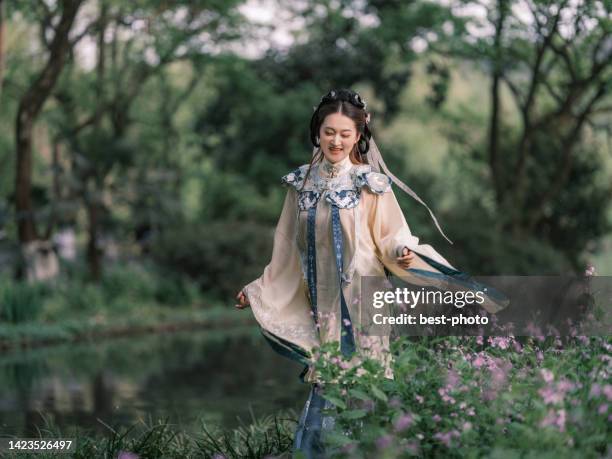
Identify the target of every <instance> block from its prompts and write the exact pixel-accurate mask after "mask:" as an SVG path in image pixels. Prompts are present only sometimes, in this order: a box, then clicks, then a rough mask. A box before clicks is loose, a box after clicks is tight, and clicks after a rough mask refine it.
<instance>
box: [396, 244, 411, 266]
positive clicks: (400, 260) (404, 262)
mask: <svg viewBox="0 0 612 459" xmlns="http://www.w3.org/2000/svg"><path fill="white" fill-rule="evenodd" d="M396 260H397V264H398V265H400V266H401V267H402V268H403V269H408V268H410V264H411V263H412V262H413V260H414V253H413V252H412V251H410V249H409V248H408V247H404V248H403V249H402V256H401V257H397V258H396Z"/></svg>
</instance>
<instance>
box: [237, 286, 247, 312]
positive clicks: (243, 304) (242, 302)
mask: <svg viewBox="0 0 612 459" xmlns="http://www.w3.org/2000/svg"><path fill="white" fill-rule="evenodd" d="M236 299H237V300H238V304H237V305H236V309H245V308H248V307H249V306H250V305H251V304H250V303H249V299H248V298H247V296H246V295H245V294H244V292H243V291H242V290H240V291H239V292H238V295H236Z"/></svg>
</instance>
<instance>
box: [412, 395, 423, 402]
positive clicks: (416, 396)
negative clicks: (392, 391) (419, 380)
mask: <svg viewBox="0 0 612 459" xmlns="http://www.w3.org/2000/svg"><path fill="white" fill-rule="evenodd" d="M414 398H416V401H417V402H419V403H423V402H424V401H425V399H424V398H423V397H421V396H420V395H415V396H414Z"/></svg>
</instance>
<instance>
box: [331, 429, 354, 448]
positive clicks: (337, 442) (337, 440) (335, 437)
mask: <svg viewBox="0 0 612 459" xmlns="http://www.w3.org/2000/svg"><path fill="white" fill-rule="evenodd" d="M325 439H326V441H328V442H329V443H330V444H332V445H333V446H344V445H348V444H350V443H353V441H354V440H351V439H350V438H348V437H347V436H346V435H342V434H341V433H337V432H329V433H326V434H325Z"/></svg>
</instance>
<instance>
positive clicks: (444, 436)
mask: <svg viewBox="0 0 612 459" xmlns="http://www.w3.org/2000/svg"><path fill="white" fill-rule="evenodd" d="M453 437H459V431H457V430H455V429H453V430H451V431H449V432H438V433H437V434H435V435H434V438H435V439H436V440H439V441H440V443H442V444H444V446H446V447H447V448H450V447H451V441H452V439H453Z"/></svg>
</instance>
